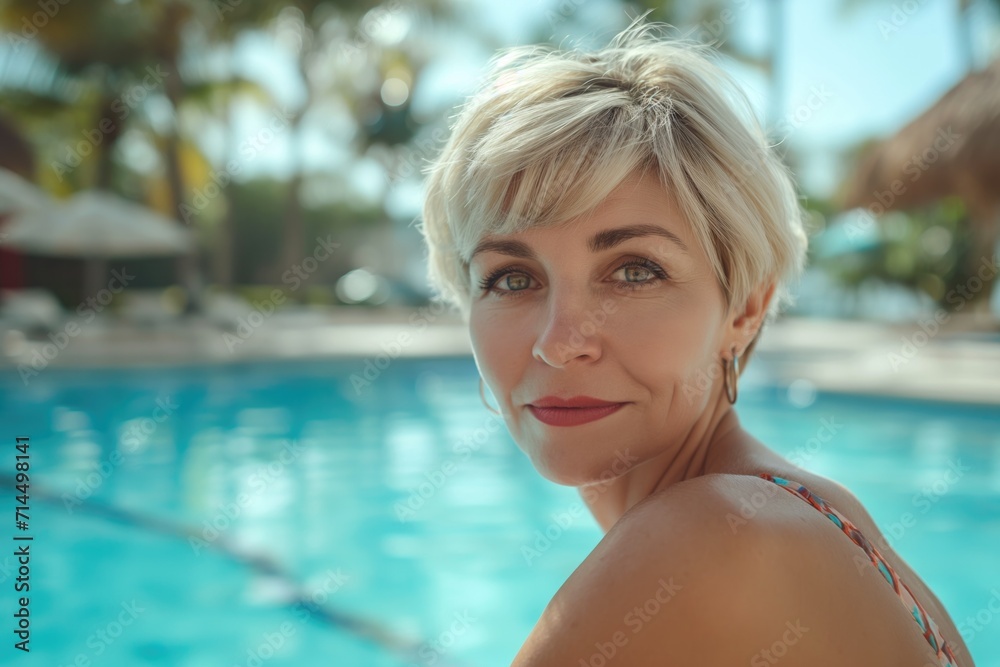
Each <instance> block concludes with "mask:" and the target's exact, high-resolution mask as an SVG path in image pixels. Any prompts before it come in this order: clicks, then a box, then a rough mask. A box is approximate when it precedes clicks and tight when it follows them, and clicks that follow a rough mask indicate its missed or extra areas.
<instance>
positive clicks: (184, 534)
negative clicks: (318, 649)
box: [0, 473, 468, 667]
mask: <svg viewBox="0 0 1000 667" xmlns="http://www.w3.org/2000/svg"><path fill="white" fill-rule="evenodd" d="M0 482H3V483H4V484H5V485H10V486H9V487H8V488H10V487H12V486H13V485H14V483H15V479H14V476H13V475H8V474H6V473H0ZM31 496H32V498H33V499H38V500H41V501H42V502H45V503H49V504H52V505H63V501H62V499H61V497H60V496H59V494H58V493H57V492H55V491H51V490H49V489H48V488H46V487H45V486H44V485H39V484H38V483H37V482H34V481H32V482H31ZM76 507H77V509H80V508H83V509H84V510H85V511H87V512H90V513H91V514H95V515H98V516H102V517H105V518H108V519H111V520H113V521H118V522H120V523H124V524H129V525H133V526H137V527H139V528H144V529H146V530H150V531H153V532H157V533H163V534H168V535H173V536H175V537H179V538H181V539H184V540H185V541H187V540H189V539H190V538H195V539H198V540H200V541H201V542H206V540H205V539H204V538H203V537H202V536H201V533H200V532H198V530H197V529H195V528H191V527H188V526H185V525H184V524H181V523H176V522H173V521H168V520H166V519H162V518H159V517H156V516H152V515H148V514H140V513H138V512H133V511H131V510H127V509H124V508H121V507H116V506H114V505H111V504H108V503H103V502H100V501H97V500H93V499H87V500H82V501H81V502H80V503H79V504H77V505H76ZM74 511H75V510H74ZM206 543H207V544H208V546H209V548H213V549H215V550H217V551H219V552H220V553H222V554H223V555H225V556H228V557H229V558H231V559H232V560H235V561H238V562H240V563H242V564H243V565H247V566H249V567H250V568H252V569H254V570H256V571H257V572H259V573H262V574H267V575H270V576H274V577H278V578H281V579H283V580H284V582H285V583H286V584H288V585H289V586H290V587H291V588H292V589H293V590H294V591H295V596H294V599H293V600H291V601H289V602H287V603H286V606H288V607H295V606H296V605H299V604H301V605H302V606H303V607H305V609H307V610H308V611H309V613H310V615H311V616H314V617H318V618H320V619H321V620H323V621H325V622H326V623H327V624H329V625H331V626H333V627H335V628H338V629H344V630H347V631H348V632H351V633H352V634H355V635H359V636H361V637H363V638H364V639H367V640H369V641H371V642H372V643H375V644H378V645H379V646H381V647H382V648H384V649H386V650H388V651H391V652H392V653H394V654H397V655H399V656H400V657H402V658H403V659H405V660H407V661H413V662H416V663H417V664H418V665H419V664H422V662H423V660H424V659H423V657H422V656H420V655H419V654H420V651H421V649H423V648H425V647H431V648H430V650H432V651H434V654H435V657H436V660H435V662H436V663H437V664H440V665H441V666H442V667H468V666H467V665H464V666H463V665H460V664H459V663H456V662H454V661H453V660H452V659H447V658H446V656H443V655H441V653H440V651H438V650H437V649H435V648H433V647H432V646H431V645H430V644H429V643H427V642H419V641H414V640H412V639H407V638H405V637H401V636H400V635H398V634H396V633H394V632H393V631H392V630H390V629H388V628H386V627H385V626H383V625H382V624H380V623H378V622H377V621H372V620H368V619H365V618H362V617H360V616H355V615H353V614H350V613H348V612H342V611H337V610H336V609H332V608H330V607H328V606H326V605H322V604H317V603H316V602H313V601H312V600H310V599H309V598H308V593H307V592H306V591H305V590H304V589H303V588H302V587H301V586H299V585H298V584H297V583H296V582H295V577H294V576H293V575H292V574H291V573H289V572H288V570H287V569H285V568H283V567H282V566H281V564H280V563H278V562H277V561H276V560H274V558H272V557H271V556H270V555H268V554H266V553H252V552H247V551H243V550H240V549H238V548H237V547H235V546H233V545H232V544H230V543H229V542H228V541H227V540H226V539H225V537H224V536H223V535H219V537H217V538H216V539H215V540H213V541H212V542H206Z"/></svg>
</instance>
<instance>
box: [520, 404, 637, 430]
mask: <svg viewBox="0 0 1000 667" xmlns="http://www.w3.org/2000/svg"><path fill="white" fill-rule="evenodd" d="M625 405H626V404H625V403H614V404H612V405H602V406H600V407H596V408H540V407H538V406H535V405H529V406H528V409H529V410H531V414H533V415H534V416H535V419H537V420H538V421H540V422H542V423H544V424H548V425H549V426H578V425H580V424H586V423H587V422H592V421H596V420H598V419H603V418H604V417H607V416H608V415H610V414H612V413H615V412H617V411H618V410H619V409H620V408H622V407H623V406H625Z"/></svg>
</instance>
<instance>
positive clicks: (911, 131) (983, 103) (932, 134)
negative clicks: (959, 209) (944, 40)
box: [840, 58, 1000, 213]
mask: <svg viewBox="0 0 1000 667" xmlns="http://www.w3.org/2000/svg"><path fill="white" fill-rule="evenodd" d="M894 188H895V189H894ZM876 193H882V196H881V197H879V196H877V195H876ZM890 194H891V196H889V195H890ZM948 195H957V196H960V197H962V198H963V199H964V200H965V201H966V204H968V205H969V206H970V209H973V210H976V209H980V210H983V209H985V210H994V208H995V207H996V206H998V205H1000V58H998V59H997V60H995V61H994V62H993V63H992V64H990V65H989V66H988V67H986V68H985V69H983V70H979V71H974V72H970V73H969V74H968V75H966V76H965V77H964V78H963V79H962V80H961V81H959V82H958V83H957V84H955V85H954V86H953V87H952V88H951V89H950V90H949V91H948V92H946V93H945V94H944V95H943V96H942V97H941V98H940V99H939V100H938V101H937V102H936V103H935V104H934V105H933V106H931V107H930V108H929V109H927V110H926V111H925V112H924V113H922V114H920V116H918V117H917V118H915V119H914V120H913V121H911V122H910V123H909V124H907V125H906V126H905V127H903V128H902V129H901V130H900V131H899V132H897V133H896V134H895V135H894V136H892V137H890V138H889V139H886V140H885V141H882V142H880V143H878V144H876V145H875V146H874V147H872V148H871V149H870V150H868V151H866V152H865V153H864V155H863V156H862V158H861V160H860V162H859V164H858V167H857V169H856V170H855V172H854V174H853V175H852V177H851V178H850V180H849V181H848V182H847V183H846V184H845V187H844V191H843V196H842V197H841V201H840V203H841V205H842V207H843V208H844V209H852V208H859V207H863V208H869V207H871V206H872V205H873V204H879V203H880V204H881V205H882V206H883V207H884V208H885V210H893V209H907V208H913V207H916V206H921V205H923V204H928V203H931V202H933V201H935V200H937V199H940V198H942V197H945V196H948ZM880 199H881V201H880ZM886 202H889V203H888V204H886ZM874 211H875V212H877V213H880V212H881V211H879V210H878V209H877V208H875V209H874ZM984 212H986V211H984Z"/></svg>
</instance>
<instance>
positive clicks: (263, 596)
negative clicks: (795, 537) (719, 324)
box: [0, 358, 1000, 667]
mask: <svg viewBox="0 0 1000 667" xmlns="http://www.w3.org/2000/svg"><path fill="white" fill-rule="evenodd" d="M364 367H365V364H364V360H363V359H340V360H336V361H315V362H282V363H280V364H277V363H275V364H272V363H255V364H245V365H230V366H217V367H199V368H194V367H192V368H170V369H130V370H100V371H94V370H60V369H48V370H46V371H45V372H44V373H42V374H41V375H39V376H38V377H36V378H33V379H32V380H31V382H30V383H29V384H28V385H27V386H25V385H24V384H23V383H22V382H21V380H20V378H19V377H18V376H17V374H16V373H14V372H6V373H3V374H0V423H2V424H3V442H4V443H5V445H7V447H6V449H5V454H4V456H3V464H2V467H0V472H2V473H4V474H5V475H7V476H8V478H9V476H10V473H12V471H13V466H14V463H13V462H14V458H13V456H14V453H13V442H14V438H15V437H16V436H29V437H30V451H31V457H32V458H31V474H32V484H33V487H32V499H31V501H30V506H31V510H30V532H31V534H32V535H33V537H34V541H33V542H32V547H31V549H32V556H31V599H30V618H31V625H30V628H31V643H30V649H31V653H32V654H34V655H33V656H32V658H33V662H32V664H44V665H47V666H52V667H58V666H61V665H76V664H78V665H86V664H91V665H101V666H105V667H119V666H121V667H125V666H128V667H132V666H134V665H170V666H174V665H185V666H191V667H198V666H201V665H205V666H209V665H211V666H212V667H219V666H220V665H225V666H226V667H230V666H237V665H239V666H242V667H259V665H263V664H266V665H269V666H270V665H275V666H277V665H296V666H297V667H310V666H312V665H324V666H325V665H331V664H335V665H351V666H353V665H364V666H369V665H371V666H385V667H398V666H400V665H407V664H423V665H432V664H435V665H454V666H458V665H462V666H473V665H478V666H487V665H508V664H510V661H511V660H512V658H513V656H514V655H515V653H516V652H517V650H518V648H519V647H520V645H521V643H522V642H523V640H524V639H525V637H526V636H527V634H528V633H529V632H530V630H531V628H532V626H533V624H534V622H535V620H536V619H537V617H538V615H539V614H540V613H541V611H542V609H543V608H544V606H545V604H546V603H547V602H548V600H549V599H550V598H551V596H552V595H553V594H554V593H555V591H556V590H557V589H558V588H559V586H560V585H561V584H562V583H563V582H564V581H565V579H566V578H567V577H568V576H569V575H570V573H571V572H572V571H573V569H574V568H575V567H576V566H577V565H578V564H579V563H580V561H581V560H582V559H583V558H584V557H585V556H586V555H587V553H588V552H589V551H590V550H591V549H592V548H593V546H594V545H595V544H596V543H597V541H598V540H599V539H600V537H601V532H600V530H599V529H598V527H597V525H596V523H595V522H594V521H593V520H592V519H591V518H590V516H589V515H588V514H587V513H586V512H585V511H580V510H581V509H582V505H581V502H580V499H579V496H578V494H577V493H576V491H575V490H574V489H571V488H567V487H560V486H556V485H554V484H552V483H550V482H548V481H546V480H544V479H542V478H541V477H540V476H539V475H538V474H537V473H536V472H535V471H534V469H533V468H532V467H531V465H530V463H529V462H528V461H527V459H526V458H525V457H524V456H523V455H522V454H521V453H520V451H519V450H517V448H516V446H515V445H514V444H513V442H512V441H511V440H510V438H509V436H508V435H507V433H506V431H505V429H503V428H502V425H501V424H499V422H497V421H496V418H495V417H494V416H493V415H492V414H491V413H489V412H487V411H486V409H485V408H484V407H483V406H482V404H481V403H480V399H479V395H478V384H477V375H476V369H475V366H474V363H473V362H472V360H471V359H469V358H441V359H413V360H410V359H396V360H395V361H393V362H392V364H391V365H390V366H389V367H388V368H386V369H384V370H382V371H381V372H380V373H379V374H378V376H377V377H374V378H371V375H369V378H371V382H370V384H368V385H364V384H363V383H358V382H356V380H357V378H358V377H361V376H362V375H361V374H362V372H363V370H364ZM761 368H762V367H760V366H758V367H756V368H755V367H754V365H751V366H749V367H748V369H747V375H746V376H745V378H746V379H745V380H744V381H743V382H742V383H741V390H740V399H739V403H738V404H737V407H738V411H739V413H740V416H741V418H742V420H743V422H744V424H745V425H746V426H747V427H748V429H749V430H750V431H751V432H752V433H754V434H755V435H756V436H757V437H759V438H760V439H761V440H763V441H764V442H766V443H769V444H770V445H771V446H772V447H773V448H774V449H775V450H777V451H779V452H781V453H782V454H785V455H786V456H789V457H790V458H792V459H793V460H796V461H797V462H799V463H800V464H801V465H804V466H806V467H808V468H810V469H812V470H814V471H816V472H818V473H820V474H823V475H827V476H830V477H832V478H834V479H836V480H838V481H840V482H841V483H843V484H845V485H846V486H847V487H848V488H850V489H851V490H852V491H854V492H855V493H856V494H857V495H858V496H859V498H860V499H861V500H862V502H864V503H865V505H866V506H867V507H868V508H869V510H870V511H871V513H872V515H873V516H874V518H875V519H876V521H878V522H879V523H880V525H881V526H883V527H884V528H885V530H887V531H888V533H889V535H890V538H891V540H892V543H893V544H894V545H895V547H896V548H897V550H898V551H899V552H900V553H901V554H902V555H903V556H904V557H905V558H906V559H907V561H908V562H909V563H910V564H911V565H912V566H913V567H914V568H915V569H916V571H918V572H919V573H921V575H922V576H923V577H924V578H925V580H926V581H927V582H928V584H929V585H930V586H931V587H932V588H933V589H934V590H935V592H936V593H937V594H938V596H939V597H940V599H941V600H942V602H943V603H944V604H945V605H946V606H947V608H948V609H949V610H950V611H951V613H952V616H953V618H954V619H955V621H956V623H958V624H959V626H960V628H962V632H963V634H964V635H965V638H966V641H967V642H969V646H970V649H971V650H972V652H973V655H974V657H975V658H976V660H977V663H978V664H979V665H981V666H988V665H991V664H1000V568H998V567H997V565H998V563H1000V556H998V554H1000V411H998V410H997V409H996V408H987V407H976V406H964V405H946V404H937V403H919V402H912V401H902V400H889V399H873V398H869V397H852V396H841V395H833V394H824V393H816V392H815V391H814V390H813V389H812V388H811V387H810V386H809V385H808V384H806V383H796V384H795V385H793V386H791V387H773V386H769V385H768V384H767V383H766V372H765V371H762V370H761ZM352 375H353V376H355V377H354V379H353V381H352ZM956 471H957V472H956ZM5 479H7V478H5ZM7 482H9V479H7ZM11 486H12V485H11V484H10V483H6V482H5V484H4V489H5V490H4V495H3V502H5V503H6V505H5V506H6V507H8V508H11V509H10V510H9V511H10V512H11V514H13V507H14V505H15V500H14V495H15V493H14V492H13V490H12V488H11ZM45 494H48V496H46V495H45ZM10 523H11V524H12V523H13V520H11V522H10ZM11 531H13V528H10V529H8V531H7V532H8V534H9V533H10V532H11ZM7 539H9V537H8V538H7ZM4 551H5V552H9V551H10V550H7V549H5V550H4ZM13 560H14V559H13V558H12V557H8V560H6V561H4V560H3V557H0V581H2V591H3V593H2V594H0V601H2V604H3V613H4V615H5V617H6V618H8V619H10V618H11V616H10V614H11V613H13V611H14V609H15V604H16V600H15V599H14V592H13V582H14V577H15V576H16V565H15V566H14V568H12V567H11V564H12V561H13ZM10 636H11V635H9V634H8V637H10ZM419 642H424V643H423V644H420V643H419ZM3 650H4V652H5V654H6V653H8V652H15V651H14V650H13V649H12V648H11V647H10V645H8V646H6V647H4V649H3ZM5 662H6V658H5Z"/></svg>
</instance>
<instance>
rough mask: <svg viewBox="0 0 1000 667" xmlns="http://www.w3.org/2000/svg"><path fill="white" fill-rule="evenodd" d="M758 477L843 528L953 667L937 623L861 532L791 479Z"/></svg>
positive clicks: (943, 662) (942, 658)
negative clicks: (776, 486) (778, 487)
mask: <svg viewBox="0 0 1000 667" xmlns="http://www.w3.org/2000/svg"><path fill="white" fill-rule="evenodd" d="M759 477H762V478H763V479H766V480H767V481H769V482H774V483H775V484H777V485H778V486H780V487H781V488H783V489H785V490H786V491H788V492H789V493H792V494H795V495H796V496H798V497H799V498H802V499H803V500H805V501H806V502H808V503H809V504H810V505H812V506H813V507H815V508H816V509H817V510H819V511H820V512H822V513H823V514H825V515H826V516H827V517H828V518H829V519H830V521H832V522H833V523H834V524H836V525H837V527H838V528H840V529H841V530H842V531H844V533H845V534H846V535H847V536H848V537H849V538H851V540H852V541H853V542H854V543H855V544H857V545H858V546H859V547H861V548H862V549H864V551H865V553H866V554H868V559H869V560H870V561H871V564H872V565H873V566H874V567H876V568H877V569H878V571H879V572H881V573H882V576H883V577H885V580H886V582H888V584H889V585H890V586H892V588H893V590H895V591H896V594H897V595H898V596H899V601H900V602H902V603H903V606H905V607H906V609H907V611H909V612H910V614H912V616H913V620H914V621H916V622H917V625H919V626H920V629H921V630H922V631H923V633H924V639H926V640H927V643H928V644H930V645H931V648H933V649H934V650H935V651H937V657H938V662H940V663H941V665H942V666H943V667H955V666H956V663H955V654H954V652H953V651H952V649H951V646H949V645H948V642H947V641H945V639H944V637H942V636H941V633H940V631H938V627H937V624H935V623H934V621H933V620H932V619H931V617H930V616H928V615H927V612H925V611H924V608H923V607H922V606H920V603H919V602H917V599H916V598H915V597H914V596H913V593H912V592H911V591H910V589H909V587H908V586H907V585H906V584H904V583H903V582H902V581H901V580H900V578H899V576H898V575H897V574H896V571H895V570H893V569H892V568H891V567H890V566H889V563H887V562H886V561H885V559H884V558H883V557H882V554H880V553H879V551H878V549H876V548H875V547H874V546H872V544H871V543H870V542H869V541H868V540H867V539H866V538H865V536H864V535H862V534H861V531H860V530H858V528H857V527H856V526H855V525H854V524H853V523H851V522H850V520H849V519H847V518H846V517H845V516H844V515H842V514H841V513H840V512H838V511H837V510H835V509H833V508H832V507H830V506H829V505H828V504H827V503H826V501H825V500H823V499H822V498H820V497H819V496H817V495H816V494H814V493H812V492H811V491H809V489H807V488H806V487H804V486H803V485H801V484H799V483H798V482H793V481H791V480H788V479H784V478H782V477H776V476H774V475H769V474H767V473H763V474H761V475H759Z"/></svg>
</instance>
